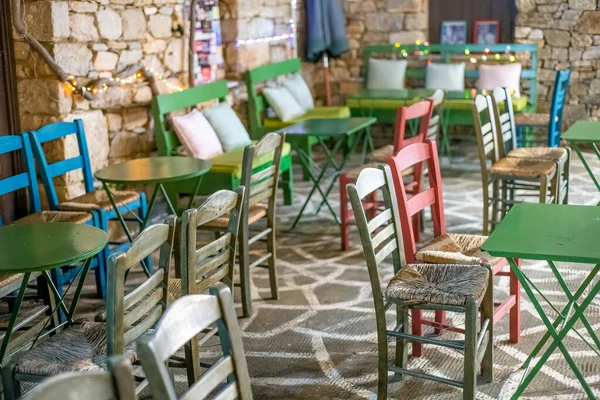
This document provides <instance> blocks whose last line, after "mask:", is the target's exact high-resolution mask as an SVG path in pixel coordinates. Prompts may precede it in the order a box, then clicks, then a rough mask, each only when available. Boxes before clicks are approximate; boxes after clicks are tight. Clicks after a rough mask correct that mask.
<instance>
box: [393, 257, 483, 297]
mask: <svg viewBox="0 0 600 400" xmlns="http://www.w3.org/2000/svg"><path fill="white" fill-rule="evenodd" d="M488 278H489V272H488V270H487V269H485V268H479V267H474V266H472V265H455V264H450V265H448V264H409V265H407V266H405V267H403V268H402V269H400V271H398V273H397V274H396V275H395V276H394V277H393V278H392V280H391V281H390V283H389V284H388V286H387V289H386V290H385V296H386V297H387V298H388V299H397V300H404V301H408V302H414V303H427V304H440V305H449V306H465V305H466V302H467V299H468V298H469V297H473V298H475V299H481V298H482V297H483V294H484V293H485V290H486V289H487V284H488Z"/></svg>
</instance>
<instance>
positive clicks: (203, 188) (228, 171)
mask: <svg viewBox="0 0 600 400" xmlns="http://www.w3.org/2000/svg"><path fill="white" fill-rule="evenodd" d="M228 95H229V90H228V89H227V82H226V81H223V80H221V81H216V82H213V83H208V84H205V85H201V86H196V87H193V88H189V89H186V90H184V91H182V92H175V93H170V94H163V95H160V96H156V97H154V98H153V99H152V115H153V117H154V134H155V136H156V145H157V147H158V154H159V155H160V156H177V155H179V154H180V152H179V150H178V148H179V147H180V146H181V143H180V142H179V139H178V138H177V135H176V134H175V131H174V130H173V127H172V126H170V125H171V124H170V122H169V115H170V114H171V113H173V112H179V111H186V110H189V109H190V108H191V107H196V106H197V105H198V104H201V103H206V102H211V101H212V102H215V101H218V102H224V101H227V96H228ZM243 154H244V148H243V147H240V148H237V149H234V150H232V151H229V152H226V153H223V154H221V155H218V156H216V157H213V158H211V159H210V160H209V161H210V162H211V163H212V165H213V166H212V168H211V170H210V172H209V173H208V174H206V175H205V176H204V178H203V179H202V183H201V185H200V188H199V190H198V194H200V195H209V194H211V193H214V192H215V191H217V190H220V189H228V190H234V189H235V188H236V187H238V186H239V185H240V179H241V176H242V158H243ZM262 164H264V162H263V161H262V160H261V159H258V160H257V163H256V164H255V165H254V166H253V167H254V168H255V169H258V170H259V169H261V168H262ZM280 168H281V172H282V174H283V179H282V182H281V186H282V187H283V192H284V203H285V204H286V205H290V204H292V193H293V172H292V158H291V155H290V146H289V145H286V147H285V148H284V151H283V156H282V158H281V167H280ZM197 183H198V181H197V179H191V180H189V181H184V182H179V183H172V184H165V185H164V186H165V189H166V191H167V194H168V195H169V197H170V199H171V201H172V203H173V204H179V199H180V197H181V196H184V195H190V194H191V193H193V192H194V189H195V188H196V184H197Z"/></svg>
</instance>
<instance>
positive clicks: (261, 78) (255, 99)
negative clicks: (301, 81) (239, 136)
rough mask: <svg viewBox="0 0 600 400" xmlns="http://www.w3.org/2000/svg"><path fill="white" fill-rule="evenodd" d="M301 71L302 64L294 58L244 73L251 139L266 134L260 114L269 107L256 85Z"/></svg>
mask: <svg viewBox="0 0 600 400" xmlns="http://www.w3.org/2000/svg"><path fill="white" fill-rule="evenodd" d="M301 69H302V63H301V61H300V59H299V58H294V59H291V60H287V61H282V62H278V63H274V64H269V65H264V66H262V67H258V68H254V69H252V70H249V71H246V73H245V74H244V80H245V81H246V86H247V88H248V116H249V118H250V130H251V133H252V138H253V139H260V138H261V137H262V136H263V135H264V134H265V133H266V131H265V128H264V127H263V123H262V116H261V114H262V113H263V112H264V111H266V110H267V108H268V107H269V105H268V104H267V101H266V100H265V98H264V97H263V96H262V94H261V95H259V94H258V92H257V90H256V85H257V84H261V83H263V82H266V81H270V80H273V79H276V78H277V77H279V76H282V75H287V74H295V73H298V72H300V71H301Z"/></svg>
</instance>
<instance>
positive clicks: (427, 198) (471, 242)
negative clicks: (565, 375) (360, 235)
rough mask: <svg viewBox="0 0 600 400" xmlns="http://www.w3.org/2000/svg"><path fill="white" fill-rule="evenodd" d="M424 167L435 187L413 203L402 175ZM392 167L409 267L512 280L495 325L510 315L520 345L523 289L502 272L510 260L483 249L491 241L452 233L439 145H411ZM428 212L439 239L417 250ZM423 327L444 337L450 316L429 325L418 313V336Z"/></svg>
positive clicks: (417, 349) (440, 314)
mask: <svg viewBox="0 0 600 400" xmlns="http://www.w3.org/2000/svg"><path fill="white" fill-rule="evenodd" d="M424 162H426V163H427V169H428V170H429V188H428V189H426V190H424V191H422V192H420V193H419V194H418V195H413V196H411V197H410V198H409V197H408V195H407V191H406V189H405V185H404V182H403V180H402V171H403V170H405V169H407V168H410V167H415V166H417V165H419V164H422V163H424ZM387 164H388V165H389V166H390V168H391V170H392V177H393V179H394V187H395V189H396V198H397V200H398V205H399V210H400V222H401V225H402V238H403V242H404V254H405V256H406V261H407V262H408V263H415V262H422V263H428V264H470V265H488V266H490V268H491V270H492V273H493V276H509V277H510V290H509V292H510V294H509V296H508V297H507V298H506V299H504V300H503V301H502V303H500V304H495V307H496V308H495V310H494V318H493V322H494V324H496V323H497V322H498V321H499V320H500V319H501V318H502V317H503V316H504V315H505V314H506V313H508V312H510V341H511V342H513V343H516V342H518V341H519V338H520V334H521V333H520V331H521V328H520V312H521V311H520V285H519V281H518V279H517V277H516V276H515V274H514V273H513V272H512V271H510V272H504V271H502V269H503V268H504V267H505V266H506V265H507V261H506V259H504V258H494V257H492V256H490V255H489V254H488V253H485V252H482V251H481V249H480V247H481V245H482V244H483V243H484V242H485V241H486V240H487V236H480V235H467V234H458V233H447V232H446V225H445V220H444V200H443V197H442V179H441V174H440V165H439V160H438V155H437V146H436V144H435V142H434V141H431V140H426V141H425V143H417V144H413V145H411V146H407V147H405V148H403V149H402V150H400V151H399V152H398V154H396V155H395V156H393V157H390V158H388V160H387ZM426 207H431V217H432V220H433V237H434V239H433V240H431V241H430V242H429V243H426V244H425V245H424V246H423V247H421V249H420V250H418V251H417V244H416V242H415V240H414V230H415V227H414V226H413V223H412V217H413V216H414V215H415V214H417V213H419V212H421V210H423V209H425V208H426ZM422 325H431V326H433V327H434V328H435V330H434V332H435V333H439V332H440V329H448V327H447V326H446V325H445V313H444V312H436V320H435V322H432V321H423V320H422V313H421V311H419V310H415V311H413V325H412V329H413V334H415V335H419V336H422V335H423V326H422ZM421 353H422V345H421V344H419V343H416V344H414V345H413V355H414V356H417V357H418V356H420V355H421Z"/></svg>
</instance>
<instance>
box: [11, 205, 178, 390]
mask: <svg viewBox="0 0 600 400" xmlns="http://www.w3.org/2000/svg"><path fill="white" fill-rule="evenodd" d="M175 223H176V219H175V217H174V216H171V217H169V218H167V220H166V221H165V223H164V224H156V225H152V226H150V227H148V228H146V229H145V230H144V231H143V232H142V233H140V235H139V236H138V237H137V238H136V239H135V240H134V241H133V243H132V244H131V247H130V248H129V249H128V250H127V252H125V253H115V254H112V255H111V256H110V257H109V260H108V261H109V262H108V289H109V290H108V293H107V313H106V323H103V322H90V321H83V322H80V323H77V324H75V325H74V326H72V327H70V328H68V329H65V330H63V331H60V332H59V333H58V334H56V335H54V336H52V337H51V338H50V339H48V340H47V341H45V342H43V343H42V344H40V345H38V346H36V347H34V348H33V349H31V350H30V351H29V352H27V353H23V354H21V355H19V356H16V357H14V359H12V360H11V362H10V364H9V365H8V366H6V368H3V369H2V384H3V389H4V398H5V399H6V400H12V399H15V398H18V397H20V392H21V389H20V382H39V381H41V380H44V379H46V378H48V377H51V376H54V375H57V374H61V373H65V372H82V371H86V372H102V371H105V370H106V369H107V357H108V356H112V355H124V356H125V357H126V358H127V359H128V360H129V361H130V362H131V363H133V364H135V363H136V362H137V360H138V355H137V352H136V350H135V346H134V345H133V342H135V340H137V339H138V338H139V337H141V336H142V335H144V334H145V333H146V332H147V331H148V330H149V329H151V328H152V327H153V326H154V325H155V324H156V322H157V321H158V320H159V319H160V317H161V316H162V314H163V313H164V311H165V310H166V308H167V301H168V300H167V298H168V291H167V287H168V279H169V264H170V259H171V252H172V246H173V241H174V232H175ZM157 249H160V258H159V265H158V268H157V269H156V270H155V271H154V273H153V274H152V275H151V276H150V277H149V278H148V279H147V280H146V281H144V282H143V283H142V284H141V285H139V286H138V287H137V288H135V289H134V290H132V291H131V292H129V293H127V294H125V276H126V275H127V272H128V271H129V270H130V269H131V268H132V267H134V266H135V265H137V264H138V263H139V262H140V261H141V260H143V259H144V258H146V257H148V256H149V255H151V254H152V253H153V252H154V251H155V250H157ZM173 365H174V366H179V367H183V366H185V365H184V364H183V363H179V364H177V363H174V364H173ZM147 384H148V382H147V381H145V380H143V379H142V382H141V383H140V384H139V385H138V387H137V388H136V393H139V392H140V391H141V390H143V389H144V388H145V387H146V386H147Z"/></svg>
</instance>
